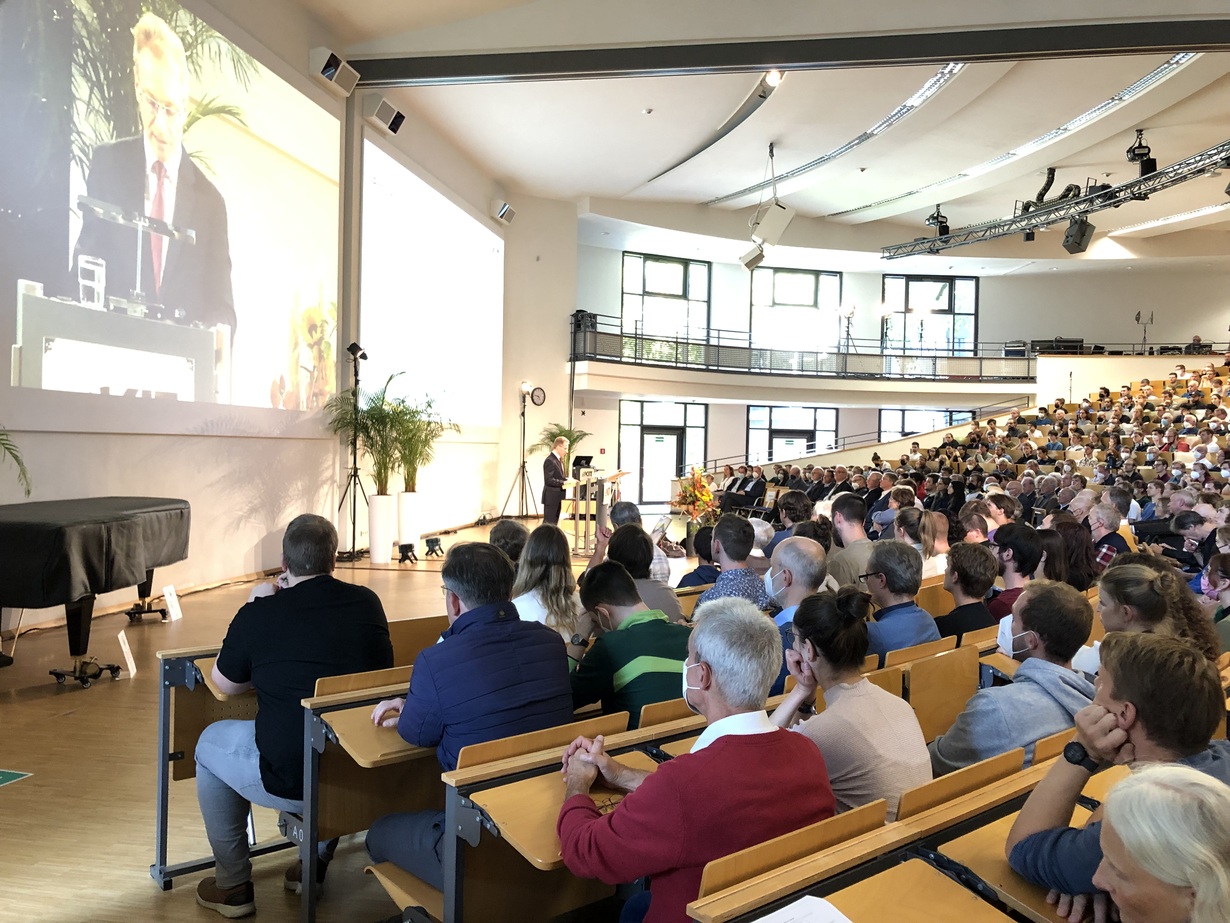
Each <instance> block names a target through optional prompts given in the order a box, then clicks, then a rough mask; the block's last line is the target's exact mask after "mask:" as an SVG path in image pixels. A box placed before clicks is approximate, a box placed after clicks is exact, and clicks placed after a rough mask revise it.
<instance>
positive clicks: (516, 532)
mask: <svg viewBox="0 0 1230 923" xmlns="http://www.w3.org/2000/svg"><path fill="white" fill-rule="evenodd" d="M529 539H530V530H529V529H527V528H526V527H525V526H524V525H523V524H522V523H520V522H518V521H517V520H516V519H501V520H500V521H499V522H497V523H496V524H495V525H494V526H492V527H491V534H490V535H488V536H487V541H488V542H490V543H491V544H492V545H495V547H496V548H499V549H500V551H502V552H504V553H505V554H506V555H508V558H509V560H510V561H512V562H513V567H516V566H517V562H518V561H520V560H521V551H522V549H524V548H525V543H526V542H528V541H529Z"/></svg>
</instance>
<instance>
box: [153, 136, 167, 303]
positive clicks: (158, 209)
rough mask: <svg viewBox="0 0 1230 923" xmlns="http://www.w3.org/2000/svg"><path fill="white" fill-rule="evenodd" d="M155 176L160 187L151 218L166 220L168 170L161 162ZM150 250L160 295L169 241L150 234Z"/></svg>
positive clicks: (157, 163) (155, 162)
mask: <svg viewBox="0 0 1230 923" xmlns="http://www.w3.org/2000/svg"><path fill="white" fill-rule="evenodd" d="M154 176H156V177H157V178H158V185H157V186H156V187H155V189H154V201H153V202H151V203H150V209H149V216H150V217H151V218H155V219H157V220H158V221H165V220H166V202H165V200H164V199H163V189H162V187H163V183H164V181H165V180H166V176H167V168H166V164H164V163H163V162H162V161H161V160H155V161H154ZM149 244H150V249H151V250H152V251H153V255H154V292H155V293H160V292H161V289H162V258H163V253H164V252H165V251H166V246H167V239H166V238H165V237H163V236H162V235H161V234H150V236H149Z"/></svg>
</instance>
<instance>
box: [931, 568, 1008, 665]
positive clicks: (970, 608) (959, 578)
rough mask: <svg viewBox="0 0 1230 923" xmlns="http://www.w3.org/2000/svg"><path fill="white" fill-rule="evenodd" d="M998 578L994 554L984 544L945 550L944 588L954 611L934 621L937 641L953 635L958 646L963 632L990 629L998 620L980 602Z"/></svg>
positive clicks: (984, 604)
mask: <svg viewBox="0 0 1230 923" xmlns="http://www.w3.org/2000/svg"><path fill="white" fill-rule="evenodd" d="M998 575H999V565H998V564H997V563H996V561H995V555H994V554H993V553H992V552H991V549H990V548H988V547H986V546H985V545H969V544H961V545H956V546H954V547H953V548H952V549H951V550H949V552H948V570H947V571H945V573H944V589H946V590H947V591H948V592H949V593H951V594H952V600H953V602H954V603H956V608H955V609H953V610H952V611H951V612H949V613H948V614H947V615H941V616H940V617H939V618H937V619H936V620H935V627H936V628H937V629H939V632H940V637H941V638H947V637H952V636H955V637H956V638H957V643H958V644H960V643H961V636H962V635H963V634H965V633H966V632H967V631H977V630H978V629H980V628H990V627H991V626H992V625H994V624H995V623H996V622H997V621H998V620H997V619H996V618H995V616H993V615H991V613H990V611H989V610H988V609H987V606H986V603H985V602H983V600H984V599H985V598H986V595H987V592H988V591H989V590H990V589H991V586H992V584H994V583H995V578H996V577H997V576H998Z"/></svg>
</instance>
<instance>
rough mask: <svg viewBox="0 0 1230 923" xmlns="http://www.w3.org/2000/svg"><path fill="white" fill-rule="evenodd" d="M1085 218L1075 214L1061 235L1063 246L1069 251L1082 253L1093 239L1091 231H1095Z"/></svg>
mask: <svg viewBox="0 0 1230 923" xmlns="http://www.w3.org/2000/svg"><path fill="white" fill-rule="evenodd" d="M1096 230H1097V228H1095V227H1094V226H1093V225H1092V224H1090V223H1089V220H1088V219H1087V218H1084V217H1083V216H1077V217H1076V218H1073V219H1072V223H1071V224H1069V225H1068V230H1067V231H1066V232H1065V233H1064V235H1063V248H1064V249H1065V250H1067V251H1068V252H1069V253H1084V252H1085V250H1086V249H1088V247H1089V242H1090V241H1091V240H1093V232H1094V231H1096Z"/></svg>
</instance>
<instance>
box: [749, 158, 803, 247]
mask: <svg viewBox="0 0 1230 923" xmlns="http://www.w3.org/2000/svg"><path fill="white" fill-rule="evenodd" d="M774 153H775V151H774V144H773V142H769V176H770V177H771V178H772V181H773V182H772V188H773V199H772V201H770V202H769V203H768V204H767V205H763V206H761V207H760V208H757V209H756V212H755V214H754V215H753V216H752V240H753V241H755V242H756V243H758V244H761V245H762V246H765V245H767V246H770V247H772V246H776V244H777V242H778V241H779V240H781V239H782V235H783V234H784V233H786V228H787V227H789V225H790V222H791V221H793V220H794V215H795V211H794V209H793V208H791V207H790V206H789V205H783V204H782V203H781V202H780V201H779V200H778V198H777V171H776V168H775V166H774Z"/></svg>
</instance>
